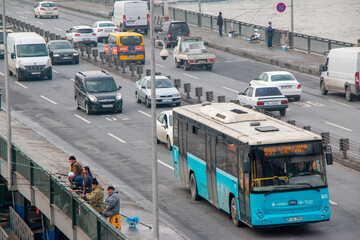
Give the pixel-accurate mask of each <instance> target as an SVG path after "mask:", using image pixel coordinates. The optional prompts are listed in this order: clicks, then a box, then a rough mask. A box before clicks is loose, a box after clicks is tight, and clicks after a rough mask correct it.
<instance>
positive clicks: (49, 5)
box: [41, 3, 56, 7]
mask: <svg viewBox="0 0 360 240" xmlns="http://www.w3.org/2000/svg"><path fill="white" fill-rule="evenodd" d="M41 6H42V7H56V5H55V3H42V4H41Z"/></svg>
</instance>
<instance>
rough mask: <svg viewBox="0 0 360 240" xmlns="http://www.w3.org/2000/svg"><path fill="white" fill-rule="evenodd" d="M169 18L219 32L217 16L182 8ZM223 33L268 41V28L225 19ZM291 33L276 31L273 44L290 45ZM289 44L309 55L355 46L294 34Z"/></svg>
mask: <svg viewBox="0 0 360 240" xmlns="http://www.w3.org/2000/svg"><path fill="white" fill-rule="evenodd" d="M154 13H155V14H158V15H164V6H163V5H158V4H155V7H154ZM169 17H170V19H172V20H176V21H185V22H187V23H189V24H193V25H196V26H198V27H201V28H207V29H211V30H218V29H219V28H218V26H217V25H216V22H217V16H213V15H209V14H203V13H200V14H199V13H198V12H193V11H188V10H184V9H180V8H174V7H169ZM223 20H224V27H223V31H224V32H225V33H229V32H233V34H232V35H235V36H236V35H239V36H241V37H246V38H250V37H251V35H253V33H254V30H255V29H258V30H259V33H260V38H259V40H260V41H263V42H265V41H266V39H267V34H266V27H264V26H259V25H255V24H251V23H245V22H240V21H237V20H233V19H227V18H224V19H223ZM285 34H289V31H285V30H277V29H275V32H274V37H273V44H274V45H276V46H283V45H288V44H286V43H285V38H284V35H285ZM289 42H292V43H293V48H294V49H297V50H302V51H307V52H308V53H316V54H323V53H324V52H325V51H327V50H330V49H332V48H339V47H353V46H354V45H355V44H353V43H348V42H342V41H337V40H332V39H327V38H322V37H317V36H311V35H306V34H301V33H293V34H291V33H290V35H289Z"/></svg>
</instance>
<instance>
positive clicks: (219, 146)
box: [216, 138, 227, 171]
mask: <svg viewBox="0 0 360 240" xmlns="http://www.w3.org/2000/svg"><path fill="white" fill-rule="evenodd" d="M226 145H227V143H226V141H225V140H223V139H222V138H216V167H217V168H220V169H221V170H223V171H226V148H227V146H226Z"/></svg>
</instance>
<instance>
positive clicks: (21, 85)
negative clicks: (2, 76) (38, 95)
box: [15, 82, 28, 89]
mask: <svg viewBox="0 0 360 240" xmlns="http://www.w3.org/2000/svg"><path fill="white" fill-rule="evenodd" d="M15 83H16V84H17V85H19V86H20V87H23V88H25V89H27V88H28V87H27V86H25V85H23V84H21V83H19V82H15Z"/></svg>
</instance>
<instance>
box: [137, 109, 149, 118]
mask: <svg viewBox="0 0 360 240" xmlns="http://www.w3.org/2000/svg"><path fill="white" fill-rule="evenodd" d="M138 112H139V113H141V114H144V115H145V116H147V117H149V118H151V115H150V114H148V113H146V112H143V111H141V110H138Z"/></svg>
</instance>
